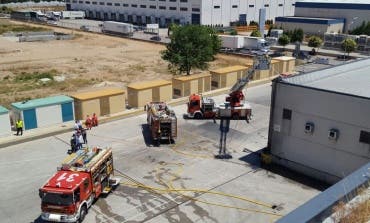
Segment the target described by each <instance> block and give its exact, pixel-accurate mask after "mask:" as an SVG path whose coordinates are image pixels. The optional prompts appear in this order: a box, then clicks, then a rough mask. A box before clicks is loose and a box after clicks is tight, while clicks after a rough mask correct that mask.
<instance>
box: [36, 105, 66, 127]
mask: <svg viewBox="0 0 370 223" xmlns="http://www.w3.org/2000/svg"><path fill="white" fill-rule="evenodd" d="M50 114H53V115H50ZM36 118H37V127H45V126H51V125H54V124H58V123H62V122H63V120H62V109H61V106H60V105H52V106H46V107H40V108H36Z"/></svg>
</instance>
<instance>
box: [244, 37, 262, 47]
mask: <svg viewBox="0 0 370 223" xmlns="http://www.w3.org/2000/svg"><path fill="white" fill-rule="evenodd" d="M243 48H245V49H249V50H267V49H268V44H267V43H266V40H265V39H263V38H262V37H253V36H244V46H243Z"/></svg>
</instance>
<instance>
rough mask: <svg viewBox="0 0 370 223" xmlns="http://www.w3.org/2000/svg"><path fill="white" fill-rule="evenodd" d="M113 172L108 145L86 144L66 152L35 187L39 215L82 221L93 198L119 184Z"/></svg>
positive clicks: (63, 220)
mask: <svg viewBox="0 0 370 223" xmlns="http://www.w3.org/2000/svg"><path fill="white" fill-rule="evenodd" d="M113 172H114V170H113V154H112V149H111V148H98V147H95V148H93V149H91V150H89V149H88V148H86V149H83V150H79V151H77V152H76V153H73V154H71V155H69V156H68V157H67V158H66V159H65V160H64V161H63V162H62V164H61V166H60V167H58V169H57V172H56V173H55V174H54V176H52V177H51V178H50V179H49V180H48V181H47V182H46V183H45V184H44V186H43V187H42V188H40V190H39V195H40V198H41V210H42V214H41V218H42V219H43V220H46V221H51V222H82V221H83V220H84V218H85V216H86V214H87V211H88V208H90V206H91V205H92V203H93V201H94V200H95V199H97V198H99V196H100V195H102V194H108V193H109V192H110V191H111V190H112V189H113V188H114V187H116V186H117V185H118V184H119V181H120V179H119V178H113Z"/></svg>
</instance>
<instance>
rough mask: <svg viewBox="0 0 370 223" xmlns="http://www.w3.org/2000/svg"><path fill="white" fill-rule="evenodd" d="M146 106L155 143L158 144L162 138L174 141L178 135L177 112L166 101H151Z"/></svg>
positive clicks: (148, 121)
mask: <svg viewBox="0 0 370 223" xmlns="http://www.w3.org/2000/svg"><path fill="white" fill-rule="evenodd" d="M144 108H145V110H146V111H147V123H148V125H149V129H150V132H151V136H152V140H153V143H154V144H156V145H158V146H159V145H160V144H161V140H167V141H168V142H169V143H173V142H174V141H175V139H176V137H177V118H176V114H175V112H174V111H173V110H172V109H171V108H170V107H169V106H168V105H167V104H166V103H165V102H150V103H148V104H147V105H146V106H145V107H144Z"/></svg>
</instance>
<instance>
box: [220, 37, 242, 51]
mask: <svg viewBox="0 0 370 223" xmlns="http://www.w3.org/2000/svg"><path fill="white" fill-rule="evenodd" d="M219 37H220V39H221V41H222V48H226V49H241V48H243V47H244V37H243V36H239V35H235V36H232V35H219Z"/></svg>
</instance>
